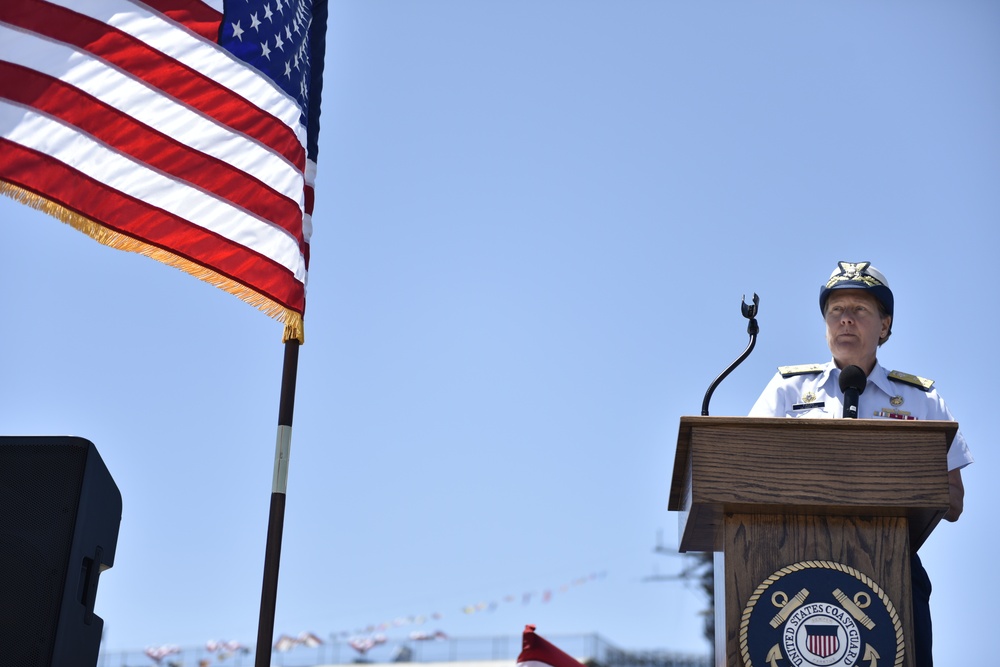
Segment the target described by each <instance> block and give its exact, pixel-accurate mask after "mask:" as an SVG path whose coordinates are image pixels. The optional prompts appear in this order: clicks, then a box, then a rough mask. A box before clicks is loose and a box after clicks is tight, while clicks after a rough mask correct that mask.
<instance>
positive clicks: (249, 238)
mask: <svg viewBox="0 0 1000 667" xmlns="http://www.w3.org/2000/svg"><path fill="white" fill-rule="evenodd" d="M13 121H16V125H15V126H14V127H13V128H9V129H8V128H7V126H8V125H9V124H13ZM0 128H3V129H4V132H3V134H4V136H6V137H7V138H8V139H10V141H12V142H15V143H18V144H20V145H22V146H25V147H27V148H30V149H32V150H35V151H38V152H40V153H44V154H45V155H48V156H51V157H52V158H54V159H56V160H59V161H61V162H63V163H65V164H66V165H68V166H70V167H72V168H74V169H76V170H77V171H79V172H81V173H83V174H85V175H87V176H89V177H91V178H94V179H96V180H98V181H100V182H102V183H106V184H108V185H109V186H111V187H113V188H115V189H116V190H118V191H120V192H122V193H123V194H125V195H126V196H129V197H134V198H136V199H140V200H142V201H145V202H148V203H149V204H151V205H152V206H154V207H156V208H159V209H162V210H164V211H166V212H167V213H169V214H170V215H173V216H177V217H179V218H186V219H188V220H195V221H197V223H198V225H199V226H201V227H204V228H205V229H207V230H209V231H212V232H214V233H216V234H218V235H219V236H223V237H225V238H227V239H229V240H231V241H235V242H236V243H240V244H242V245H245V246H246V247H248V248H250V249H251V250H254V251H255V252H257V253H259V254H260V255H263V256H264V257H268V258H270V259H272V260H273V261H275V262H277V263H278V264H280V265H282V266H284V267H285V268H286V269H288V270H289V271H291V272H292V274H293V275H295V277H296V279H297V280H300V281H303V282H304V281H305V266H304V263H303V259H302V254H301V253H300V252H299V248H298V243H297V242H296V240H295V239H294V238H293V237H292V236H290V235H289V234H287V233H286V232H284V231H283V230H280V229H277V228H276V227H274V226H272V225H271V224H269V223H267V222H266V221H263V220H260V219H259V218H255V217H253V216H251V215H249V214H248V213H246V212H245V211H243V210H241V209H238V208H236V207H234V206H233V205H232V204H230V203H229V202H227V201H224V200H220V199H218V198H216V197H212V196H211V195H209V194H207V193H205V192H203V191H201V190H197V189H195V188H192V187H190V186H189V185H187V184H186V183H184V182H181V181H177V180H175V179H171V178H169V177H168V176H165V175H163V174H161V173H159V172H156V171H153V170H152V169H149V168H148V167H146V166H145V165H144V164H142V163H141V162H138V161H135V160H131V159H129V158H127V157H125V156H123V155H121V154H119V153H116V152H115V151H113V150H111V149H109V148H108V147H107V146H105V145H103V144H101V143H99V142H97V141H94V140H93V139H92V138H91V137H89V136H88V135H86V134H83V133H82V132H78V131H76V130H75V129H74V128H73V127H71V126H69V125H65V124H63V123H61V122H59V121H56V120H54V119H52V118H49V117H47V116H43V115H42V114H39V113H37V112H34V111H31V110H30V109H27V108H24V107H20V106H16V105H14V104H12V103H10V102H7V101H5V100H0ZM75 189H76V188H75V186H74V184H73V183H67V184H66V185H65V187H58V188H57V190H58V192H60V193H61V194H60V201H66V200H65V199H62V198H63V197H69V196H72V195H73V194H74V190H75ZM92 206H93V207H94V208H93V210H94V211H96V212H97V213H98V214H99V215H100V217H101V219H102V220H103V219H104V216H105V215H108V214H110V213H113V211H107V210H106V209H105V207H104V206H102V205H101V204H100V202H93V204H92ZM84 210H86V209H84Z"/></svg>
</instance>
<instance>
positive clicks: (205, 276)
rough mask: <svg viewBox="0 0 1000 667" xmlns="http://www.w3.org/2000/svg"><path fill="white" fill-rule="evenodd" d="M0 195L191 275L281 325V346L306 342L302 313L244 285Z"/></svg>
mask: <svg viewBox="0 0 1000 667" xmlns="http://www.w3.org/2000/svg"><path fill="white" fill-rule="evenodd" d="M0 194H4V195H6V196H8V197H10V198H11V199H13V200H14V201H17V202H20V203H22V204H25V205H26V206H30V207H31V208H34V209H36V210H39V211H42V212H43V213H47V214H48V215H51V216H52V217H53V218H56V219H57V220H60V221H62V222H64V223H66V224H67V225H69V226H71V227H73V228H74V229H76V230H78V231H81V232H83V233H84V234H86V235H87V236H89V237H90V238H92V239H94V240H95V241H97V242H98V243H101V244H103V245H106V246H108V247H109V248H115V249H116V250H124V251H126V252H134V253H138V254H140V255H145V256H146V257H149V258H151V259H155V260H156V261H158V262H161V263H163V264H166V265H168V266H172V267H174V268H177V269H180V270H181V271H184V272H185V273H189V274H191V275H192V276H194V277H195V278H197V279H198V280H202V281H204V282H206V283H208V284H209V285H213V286H215V287H218V288H219V289H221V290H224V291H226V292H229V293H230V294H232V295H233V296H236V297H237V298H239V299H242V300H243V301H245V302H246V303H248V304H250V305H251V306H253V307H255V308H257V309H258V310H260V311H262V312H264V313H265V314H267V315H268V316H269V317H272V318H274V319H276V320H278V321H279V322H282V323H283V324H284V325H285V331H284V334H283V336H282V342H288V341H290V340H292V339H296V340H298V341H299V343H300V344H301V343H304V342H305V332H304V330H303V326H302V314H301V313H297V312H295V311H294V310H290V309H288V308H286V307H284V306H282V305H281V304H279V303H277V302H275V301H274V300H272V299H269V298H267V297H266V296H264V295H262V294H261V293H260V292H257V291H255V290H253V289H250V288H249V287H247V286H246V285H244V284H242V283H239V282H236V281H235V280H233V279H231V278H228V277H226V276H223V275H221V274H219V273H217V272H215V271H213V270H212V269H209V268H206V267H204V266H202V265H200V264H196V263H194V262H192V261H191V260H189V259H185V258H183V257H180V256H178V255H175V254H174V253H172V252H170V251H168V250H164V249H163V248H157V247H156V246H153V245H150V244H148V243H144V242H143V241H139V240H138V239H134V238H132V237H131V236H126V235H125V234H121V233H119V232H116V231H114V230H111V229H108V228H107V227H104V226H103V225H101V224H100V223H97V222H94V221H93V220H91V219H90V218H87V217H85V216H82V215H80V214H79V213H75V212H73V211H70V210H69V209H67V208H65V207H64V206H60V205H59V204H56V203H54V202H52V201H50V200H48V199H46V198H45V197H41V196H39V195H36V194H35V193H33V192H30V191H28V190H25V189H24V188H21V187H18V186H16V185H14V184H12V183H8V182H6V181H0Z"/></svg>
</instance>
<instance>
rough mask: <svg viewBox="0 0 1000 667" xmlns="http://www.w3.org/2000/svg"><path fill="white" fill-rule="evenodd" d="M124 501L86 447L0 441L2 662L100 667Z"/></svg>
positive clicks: (69, 441)
mask: <svg viewBox="0 0 1000 667" xmlns="http://www.w3.org/2000/svg"><path fill="white" fill-rule="evenodd" d="M121 518H122V496H121V493H120V492H119V491H118V487H117V485H115V482H114V480H113V479H112V478H111V473H109V472H108V469H107V467H106V466H105V465H104V461H102V460H101V457H100V455H99V454H98V453H97V449H96V448H95V447H94V444H93V443H92V442H90V441H89V440H85V439H83V438H74V437H48V436H45V437H42V436H25V437H12V436H0V665H3V667H7V666H8V665H10V666H12V667H13V666H15V665H16V666H17V667H36V666H37V667H93V666H95V665H97V658H98V653H99V651H100V648H101V632H102V630H103V629H104V621H103V620H101V619H100V618H99V617H98V616H95V615H94V598H95V596H96V594H97V579H98V577H99V576H100V573H101V572H103V571H104V570H106V569H108V568H109V567H111V566H112V565H113V564H114V562H115V546H116V545H117V544H118V527H119V525H120V524H121Z"/></svg>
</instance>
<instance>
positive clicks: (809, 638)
mask: <svg viewBox="0 0 1000 667" xmlns="http://www.w3.org/2000/svg"><path fill="white" fill-rule="evenodd" d="M838 629H839V627H838V626H836V625H807V626H806V648H807V649H808V650H809V652H810V653H812V654H813V655H815V656H817V657H820V658H829V657H830V656H831V655H833V654H834V653H836V652H837V651H838V650H839V649H840V638H839V637H838V636H837V630H838Z"/></svg>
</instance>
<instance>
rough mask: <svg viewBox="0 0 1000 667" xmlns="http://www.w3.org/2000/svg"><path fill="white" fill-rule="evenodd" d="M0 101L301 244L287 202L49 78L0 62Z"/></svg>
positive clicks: (297, 213) (297, 217)
mask: <svg viewBox="0 0 1000 667" xmlns="http://www.w3.org/2000/svg"><path fill="white" fill-rule="evenodd" d="M0 97H6V98H7V99H10V100H12V101H14V102H20V103H22V104H24V105H26V106H27V105H34V107H35V108H36V109H38V110H40V111H42V112H43V113H45V114H48V115H50V116H53V117H55V118H58V119H60V120H62V121H64V122H66V123H67V124H70V125H74V126H76V127H78V128H80V129H81V130H83V131H84V132H86V133H88V134H90V135H92V136H93V137H95V138H96V139H98V140H100V141H103V142H104V143H106V144H108V145H115V146H116V148H117V149H119V150H120V151H122V152H124V153H126V154H128V155H130V156H132V157H135V158H136V159H139V160H142V161H144V162H146V163H148V164H149V165H150V166H152V167H154V168H156V169H159V170H161V171H163V172H164V173H165V174H169V175H171V176H173V177H175V178H179V179H181V178H186V179H187V180H189V181H190V182H191V183H192V185H194V186H195V187H200V188H202V189H204V190H206V191H208V192H211V193H213V194H215V195H217V196H218V197H220V198H226V199H229V200H231V201H233V202H243V203H244V207H245V208H246V209H247V210H248V211H249V212H251V213H253V214H255V215H257V216H259V217H262V218H264V219H267V220H271V221H273V222H274V223H275V224H277V225H278V226H280V227H281V228H282V229H285V230H286V231H287V232H288V233H289V234H291V235H292V236H293V237H295V238H296V239H297V240H298V241H299V243H300V249H301V247H302V245H304V243H303V242H302V226H301V225H302V222H301V210H300V209H299V206H298V204H297V203H296V202H295V201H293V200H292V199H291V198H289V197H286V196H281V195H279V194H278V193H276V192H274V190H272V189H271V188H270V187H269V186H268V184H267V183H266V182H264V181H261V180H260V179H257V178H253V177H251V176H249V175H248V174H247V173H246V172H244V171H241V170H239V169H237V168H235V167H233V166H232V165H230V164H229V163H227V162H225V161H223V160H220V159H218V158H215V157H211V156H208V155H205V154H202V153H198V152H193V151H190V150H187V148H186V147H185V146H184V145H183V144H181V143H180V142H178V141H176V140H175V139H173V138H172V137H169V136H166V135H164V134H163V133H162V132H158V131H156V130H154V129H152V128H150V127H148V126H146V125H143V124H141V123H139V122H137V121H135V120H134V119H133V118H132V117H130V116H127V115H125V114H122V113H120V112H119V111H117V110H116V109H113V108H111V107H110V106H108V105H107V104H104V103H102V102H100V101H99V100H96V99H94V98H93V97H91V96H89V95H87V94H85V93H83V92H81V91H80V90H79V89H77V88H74V87H72V86H69V85H67V84H64V83H62V82H60V81H59V80H57V79H53V78H51V77H49V76H46V75H42V74H38V73H36V72H34V71H33V70H30V69H26V68H24V67H21V66H18V65H12V64H9V63H5V62H2V61H0Z"/></svg>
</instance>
